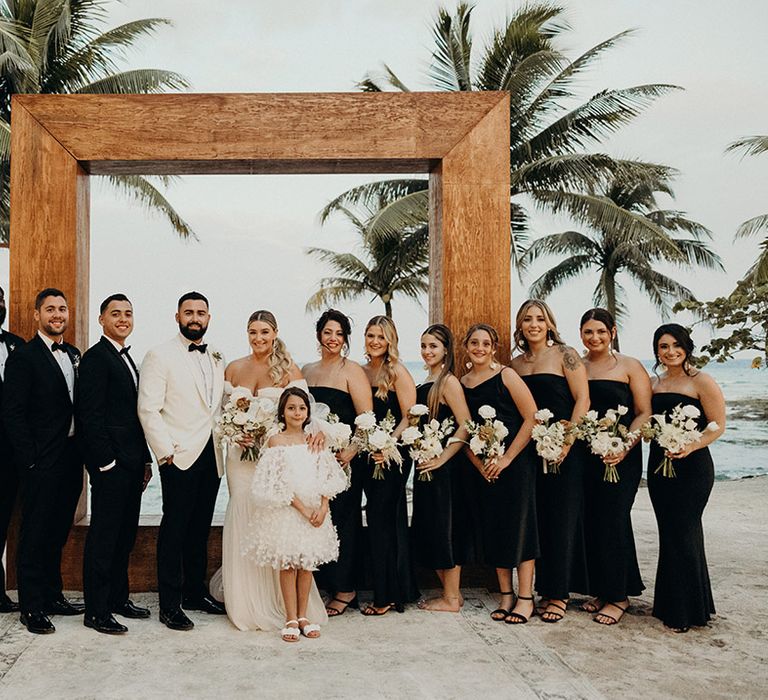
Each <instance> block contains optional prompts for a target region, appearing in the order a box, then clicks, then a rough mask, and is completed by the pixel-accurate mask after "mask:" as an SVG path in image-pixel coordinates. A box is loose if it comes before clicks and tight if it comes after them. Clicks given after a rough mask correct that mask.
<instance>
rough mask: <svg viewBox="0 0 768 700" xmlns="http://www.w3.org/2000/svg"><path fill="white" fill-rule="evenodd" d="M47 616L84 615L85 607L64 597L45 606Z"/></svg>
mask: <svg viewBox="0 0 768 700" xmlns="http://www.w3.org/2000/svg"><path fill="white" fill-rule="evenodd" d="M45 612H46V614H47V615H82V614H83V613H84V612H85V605H83V604H82V603H73V602H71V601H69V600H67V599H66V598H65V597H64V596H61V598H58V599H56V600H53V601H51V602H50V603H48V605H46V606H45Z"/></svg>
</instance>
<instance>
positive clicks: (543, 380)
mask: <svg viewBox="0 0 768 700" xmlns="http://www.w3.org/2000/svg"><path fill="white" fill-rule="evenodd" d="M522 379H523V381H524V382H525V383H526V385H527V386H528V388H529V389H530V390H531V394H533V398H534V400H535V401H536V406H537V407H538V408H540V409H541V408H548V409H549V410H550V411H552V413H553V414H554V415H553V418H552V419H551V421H550V423H553V422H554V421H559V420H570V419H571V415H572V413H573V406H574V404H575V403H576V402H575V400H574V398H573V394H571V389H570V387H569V386H568V380H567V379H566V378H565V377H562V376H560V375H557V374H549V373H540V374H529V375H527V376H525V377H523V378H522ZM585 458H586V453H585V451H584V445H583V443H580V442H577V443H575V444H574V445H573V446H572V447H571V450H570V452H569V453H568V456H567V457H566V458H565V459H564V460H563V462H562V464H560V473H559V474H553V473H552V472H551V471H550V470H548V473H547V474H545V473H544V469H543V465H542V459H541V457H538V456H537V457H536V508H537V511H536V512H537V516H538V523H539V546H540V548H541V556H540V557H539V559H538V560H537V561H536V590H537V591H538V593H539V595H541V596H543V597H544V598H550V599H553V600H567V599H568V598H569V596H570V594H571V592H573V591H577V592H580V593H586V592H587V591H588V590H589V585H588V578H587V554H586V545H585V541H584V467H585Z"/></svg>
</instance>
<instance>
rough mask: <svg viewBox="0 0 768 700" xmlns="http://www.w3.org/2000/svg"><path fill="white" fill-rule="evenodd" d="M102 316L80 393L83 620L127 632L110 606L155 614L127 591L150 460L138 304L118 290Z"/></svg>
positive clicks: (83, 366)
mask: <svg viewBox="0 0 768 700" xmlns="http://www.w3.org/2000/svg"><path fill="white" fill-rule="evenodd" d="M99 324H101V327H102V329H103V333H104V334H103V335H102V337H101V340H99V342H98V343H96V345H94V346H93V347H92V348H91V349H90V350H88V352H86V353H85V354H84V355H83V359H82V361H81V362H80V368H79V370H80V371H79V377H78V385H77V398H76V401H75V415H76V417H77V427H78V430H79V432H80V436H81V442H82V447H83V454H84V456H85V465H86V468H87V469H88V474H89V475H90V478H91V524H90V527H89V528H88V537H87V539H86V541H85V557H84V559H83V592H84V594H85V620H84V624H85V626H86V627H91V628H92V629H94V630H96V631H97V632H103V633H105V634H124V633H125V632H127V631H128V628H127V627H126V626H125V625H122V624H120V623H119V622H118V621H117V620H116V619H115V618H114V616H113V614H112V613H117V614H118V615H122V616H123V617H128V618H133V619H139V618H146V617H149V615H150V613H149V610H148V609H147V608H143V607H139V606H138V605H135V604H134V603H133V602H132V601H131V600H130V599H129V598H128V559H129V557H130V554H131V550H132V549H133V545H134V542H135V541H136V532H137V530H138V526H139V510H140V508H141V494H142V492H143V491H144V489H145V487H146V485H147V483H148V482H149V479H150V478H151V476H152V460H151V457H150V455H149V449H148V448H147V442H146V440H145V439H144V431H143V430H142V428H141V423H140V422H139V416H138V413H137V409H136V403H137V399H138V385H139V372H138V369H137V368H136V365H135V364H134V362H133V358H132V357H131V355H130V346H127V345H126V344H125V341H126V339H127V338H128V336H129V335H130V334H131V332H132V331H133V306H132V305H131V302H130V301H129V300H128V297H126V296H125V294H113V295H112V296H109V297H107V298H106V299H105V300H104V301H103V302H102V303H101V307H100V308H99Z"/></svg>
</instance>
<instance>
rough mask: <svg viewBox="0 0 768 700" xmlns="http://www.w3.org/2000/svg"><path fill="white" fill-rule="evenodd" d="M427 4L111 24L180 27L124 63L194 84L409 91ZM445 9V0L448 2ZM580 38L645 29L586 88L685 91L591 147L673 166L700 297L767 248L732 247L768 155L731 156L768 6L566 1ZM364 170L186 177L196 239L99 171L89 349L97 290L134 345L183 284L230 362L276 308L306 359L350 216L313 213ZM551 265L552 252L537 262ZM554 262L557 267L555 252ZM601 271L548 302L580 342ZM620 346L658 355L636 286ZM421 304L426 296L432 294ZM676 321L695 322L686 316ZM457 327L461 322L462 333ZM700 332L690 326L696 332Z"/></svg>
mask: <svg viewBox="0 0 768 700" xmlns="http://www.w3.org/2000/svg"><path fill="white" fill-rule="evenodd" d="M475 5H476V6H475V11H474V15H473V18H474V22H473V36H474V38H475V42H476V44H478V45H482V44H483V43H484V40H485V39H486V38H487V37H488V35H489V33H490V31H491V28H492V27H494V26H498V25H499V24H501V22H502V21H503V20H504V18H505V16H506V15H508V14H509V13H510V12H511V11H512V10H513V9H514V8H515V7H517V6H518V4H517V3H515V2H511V1H505V0H478V1H477V2H476V4H475ZM438 6H439V3H437V2H433V1H432V0H312V1H310V0H289V1H288V2H282V3H275V2H271V1H270V2H265V1H264V0H220V2H217V3H211V2H202V1H200V0H125V2H122V3H118V2H114V3H112V4H110V5H109V6H108V7H109V14H108V17H107V21H106V23H105V28H106V27H111V26H116V25H118V24H121V23H123V22H126V21H130V20H133V19H137V18H141V17H165V18H168V19H170V20H172V22H173V26H172V27H167V28H163V29H162V30H160V31H159V32H158V33H157V34H156V35H155V36H154V37H150V38H147V39H144V40H142V41H141V42H140V44H139V45H138V47H139V50H137V51H134V52H131V53H129V54H128V55H127V57H126V59H127V60H126V62H125V66H126V67H133V68H137V67H157V68H166V69H172V70H176V71H178V72H180V73H182V74H183V75H184V76H185V77H186V78H187V79H188V80H189V81H190V83H191V86H192V87H191V91H194V92H339V91H354V90H355V82H356V81H357V80H359V79H360V78H362V77H363V76H364V75H365V73H366V72H367V71H369V70H376V69H379V68H380V67H381V65H382V63H383V62H386V63H387V64H388V65H389V66H390V67H391V68H392V69H393V70H394V71H395V72H396V73H397V74H398V75H399V77H400V78H401V79H402V80H403V81H404V82H405V83H406V84H407V85H409V86H410V87H411V88H412V89H422V90H427V89H430V86H429V82H428V80H427V67H428V64H429V59H430V54H431V47H432V39H431V22H432V18H433V17H434V16H435V13H436V8H437V7H438ZM447 6H448V7H453V5H447ZM565 6H566V7H567V14H566V16H567V19H568V20H569V22H570V24H571V26H572V31H571V32H569V33H568V34H567V36H566V38H565V40H564V43H563V44H562V48H563V49H564V51H565V52H566V54H567V55H569V56H571V57H576V56H577V55H579V54H580V53H582V52H583V51H585V50H586V49H588V48H590V47H591V46H593V45H595V44H597V43H598V42H600V41H602V40H604V39H606V38H608V37H610V36H612V35H613V34H616V33H618V32H620V31H623V30H625V29H628V28H635V29H636V30H637V31H636V33H635V34H634V35H633V36H632V37H631V38H629V39H626V40H624V41H623V42H622V44H621V45H620V46H619V47H618V48H616V49H614V50H612V51H610V52H609V53H607V54H605V55H604V57H603V59H602V61H601V62H600V63H599V64H597V66H596V67H595V68H594V69H593V70H592V71H590V72H589V74H588V75H587V76H585V78H584V80H583V85H582V86H583V93H582V94H583V96H584V98H586V97H588V96H589V95H591V94H593V93H595V92H597V91H599V90H601V89H604V88H617V87H627V86H630V85H637V84H645V83H651V82H658V83H671V84H675V85H678V86H681V87H683V88H684V90H683V91H679V92H676V93H674V94H672V95H669V96H666V97H664V98H662V99H660V100H659V101H658V102H657V103H656V104H655V105H654V106H653V107H651V108H650V109H649V110H648V111H647V112H646V113H645V114H644V115H643V116H642V117H640V118H639V119H638V120H637V121H636V122H634V123H633V124H632V125H631V126H629V127H626V128H624V129H623V130H622V131H621V132H620V133H619V134H618V135H616V136H615V137H613V138H612V139H611V140H609V141H607V142H605V143H604V144H603V145H601V146H599V147H597V148H596V150H597V149H599V150H603V151H606V152H609V153H611V154H612V155H616V156H623V157H637V158H642V159H645V160H650V161H655V162H661V163H665V164H667V165H671V166H673V167H675V168H677V169H678V170H679V171H680V175H679V177H678V179H677V180H676V183H675V192H676V199H675V202H674V203H673V204H672V206H673V207H674V208H676V209H681V210H684V211H686V212H687V214H688V215H689V216H690V217H691V218H693V219H695V220H697V221H700V222H701V223H703V224H705V225H706V226H707V227H709V228H710V229H711V230H712V232H713V235H714V242H713V244H712V245H713V248H714V249H715V250H716V251H717V252H718V253H719V254H720V255H721V256H722V258H723V261H724V264H725V266H726V270H727V272H726V273H723V274H721V273H711V272H702V271H697V272H695V273H684V272H680V271H674V270H672V271H671V272H672V273H673V274H674V275H675V276H676V278H677V279H679V280H680V281H681V282H683V283H684V284H686V285H688V286H689V287H691V288H692V289H693V291H694V292H695V293H696V294H697V295H700V296H701V297H702V298H711V297H712V296H714V295H717V294H724V293H727V292H728V291H729V290H730V289H731V288H732V287H733V285H734V283H735V282H736V280H738V279H739V277H740V276H741V275H742V274H743V272H744V271H745V270H746V268H747V267H748V266H749V264H750V262H751V261H752V260H753V259H754V257H755V256H756V254H757V251H758V239H754V240H752V241H739V242H738V243H736V244H734V243H733V233H734V232H735V230H736V228H737V226H738V224H739V223H740V222H741V221H743V220H745V219H748V218H750V217H752V216H755V215H757V214H760V213H762V212H765V211H766V210H768V204H766V199H765V192H766V181H767V179H768V159H766V158H762V159H761V158H759V157H758V158H748V159H744V160H742V159H741V158H739V157H738V156H735V155H733V154H730V155H726V154H725V153H724V150H725V148H726V146H727V145H728V143H730V142H731V141H733V140H735V139H736V138H738V137H741V136H745V135H751V134H764V133H766V131H767V130H768V126H766V118H765V115H766V114H767V113H768V92H766V90H765V79H766V73H767V72H768V70H767V69H768V61H766V56H765V51H764V28H765V26H767V25H768V3H765V2H764V1H763V0H739V2H734V3H730V4H729V5H728V7H727V8H726V7H725V6H724V5H723V4H722V3H719V2H714V0H700V1H698V2H694V1H693V0H690V1H689V0H664V2H661V1H659V0H657V1H656V2H637V0H589V1H585V0H579V1H575V0H572V1H571V2H568V3H565ZM371 179H378V176H377V177H376V178H373V177H371V176H332V175H327V176H326V175H322V176H189V177H185V178H182V179H179V180H177V181H176V182H175V183H174V184H173V185H172V186H171V187H170V189H169V190H168V192H167V196H168V198H169V199H170V201H171V202H172V204H173V205H174V206H175V207H176V209H177V211H179V212H180V214H181V215H182V216H183V217H184V218H185V219H186V220H187V221H188V222H189V223H190V224H191V226H192V227H193V229H194V230H195V232H196V233H197V235H198V238H199V240H198V241H197V242H183V241H180V240H178V239H177V238H176V237H175V234H173V232H172V231H171V230H170V227H169V226H167V225H166V224H165V223H164V222H163V220H162V219H161V218H159V217H157V216H153V215H149V214H147V213H146V212H145V211H144V210H142V209H141V208H140V207H138V206H136V205H135V204H132V203H130V202H128V201H127V200H126V199H125V198H123V197H121V196H120V195H118V194H115V193H114V192H113V191H112V190H110V189H109V187H108V186H105V185H103V184H100V183H97V182H94V183H93V186H92V190H91V287H90V289H91V292H90V294H91V342H95V341H96V340H97V339H98V335H99V327H98V324H97V322H96V316H97V314H98V305H99V302H100V301H101V299H103V298H104V297H105V296H107V295H108V294H110V293H113V292H115V291H123V292H125V293H126V294H128V296H129V297H130V298H131V299H132V300H133V302H134V309H135V316H136V328H135V332H134V335H133V337H132V339H131V341H132V343H133V346H134V349H135V351H134V355H135V356H137V357H141V356H143V353H144V352H145V351H146V350H147V349H149V348H150V347H152V346H153V345H155V344H157V343H160V342H162V341H164V340H166V339H167V338H169V337H170V336H171V335H172V334H173V333H174V332H175V330H176V327H175V324H174V319H173V315H174V312H175V306H176V300H177V298H178V297H179V295H180V294H182V293H183V292H185V291H188V290H190V289H198V290H199V291H202V292H204V293H205V294H206V295H207V296H208V297H209V299H210V301H211V313H212V322H211V326H210V329H209V339H210V341H211V342H213V343H215V344H217V345H218V346H219V347H220V348H222V349H223V351H224V353H225V355H226V356H227V357H228V358H229V359H233V358H234V357H238V356H240V355H243V354H245V353H246V352H247V343H246V335H245V324H246V321H247V318H248V316H249V314H250V313H251V312H252V311H254V310H256V309H259V308H267V309H270V310H272V311H273V312H274V313H275V315H276V316H277V318H278V321H279V324H280V334H281V336H282V337H283V338H284V340H285V341H286V343H287V345H288V348H289V350H290V351H291V352H292V354H293V355H294V357H295V358H296V359H297V361H300V362H301V361H310V360H312V359H314V357H316V343H315V340H314V333H313V328H314V316H315V315H314V314H306V313H305V311H304V305H305V303H306V300H307V298H308V297H309V296H310V295H311V293H312V292H313V291H314V290H315V289H316V287H317V282H318V280H319V278H320V277H321V276H322V275H324V274H328V273H329V272H330V270H327V271H326V270H324V269H323V268H322V266H321V265H320V264H319V263H318V262H316V261H315V260H314V259H311V258H309V257H308V256H307V255H306V254H305V253H304V249H305V248H306V247H307V246H310V245H314V246H320V247H327V248H331V249H334V250H351V249H353V248H354V247H355V243H356V241H355V237H354V235H353V232H352V231H351V230H350V229H349V228H348V227H347V226H346V225H345V224H344V222H343V221H342V220H339V221H331V222H330V223H329V224H327V225H326V226H323V227H321V226H320V224H319V222H318V219H317V215H318V212H319V211H320V210H321V209H322V207H323V206H324V205H325V204H326V203H327V202H328V201H329V200H330V199H332V198H333V197H335V196H336V195H338V194H340V193H341V192H343V191H344V190H345V189H348V188H349V187H351V186H353V185H355V184H359V183H361V182H365V181H369V180H371ZM570 228H574V226H573V224H571V223H569V222H568V221H567V220H559V219H556V218H552V217H549V216H546V215H543V214H536V213H535V214H534V218H533V235H534V237H536V236H540V235H545V234H547V233H554V232H559V231H562V230H566V229H570ZM545 262H546V261H545ZM548 262H549V263H550V265H551V264H554V262H555V261H554V260H550V261H548ZM7 267H8V263H7V251H0V284H2V285H3V286H4V287H5V288H6V289H7V279H8V271H7ZM544 269H545V268H544V267H543V266H542V265H537V266H536V267H535V268H533V269H532V271H531V274H530V275H528V276H527V277H526V278H525V279H524V281H523V283H522V284H520V283H518V282H517V281H515V282H514V284H513V290H512V294H513V304H512V306H513V313H514V310H515V309H516V308H517V306H518V305H519V303H520V302H522V301H523V300H524V299H525V298H526V296H527V287H528V285H530V283H531V282H532V281H533V279H535V277H536V276H537V275H538V274H540V273H541V272H542V271H543V270H544ZM595 283H596V276H594V277H593V278H585V279H584V280H582V281H578V282H574V283H572V284H569V285H568V287H567V288H565V289H564V290H562V291H560V292H557V293H555V294H554V295H552V296H551V297H550V298H549V299H548V301H549V302H550V304H551V306H552V308H553V309H554V311H555V314H556V316H557V319H558V326H559V328H560V331H561V333H562V335H563V336H564V337H565V339H566V340H567V341H568V342H569V343H571V344H573V345H574V346H575V347H577V348H579V349H581V344H580V343H579V338H578V318H579V316H580V315H581V313H582V312H583V311H584V310H585V309H587V308H590V307H591V306H592V301H591V291H592V288H593V287H594V285H595ZM626 290H627V295H628V296H627V305H628V307H629V311H630V314H629V317H628V318H627V320H626V321H625V324H624V328H623V329H622V349H623V351H624V352H628V353H630V354H633V355H636V356H638V357H640V358H648V357H649V356H650V338H651V335H652V333H653V330H654V328H655V327H656V326H657V325H658V323H659V322H660V319H659V316H658V314H657V312H656V311H655V310H654V309H653V308H652V307H651V306H650V304H648V303H647V302H645V301H644V299H643V298H642V296H641V295H640V293H639V292H638V291H637V290H636V288H634V287H633V285H632V284H631V282H629V283H627V284H626ZM425 304H426V300H425V301H424V305H425ZM339 306H340V307H341V308H342V309H343V310H345V311H347V313H349V315H350V316H351V317H352V318H353V321H354V326H353V329H354V336H353V348H352V350H353V352H352V356H353V357H355V358H359V357H360V355H361V353H362V350H361V347H362V333H363V328H364V326H365V323H366V321H367V319H368V318H369V317H370V316H372V315H374V314H377V313H381V312H382V306H381V304H380V303H379V302H378V301H375V300H374V301H371V300H368V299H363V300H360V301H358V302H354V303H347V304H340V305H339ZM393 307H394V310H393V315H394V318H395V321H396V323H397V325H398V328H399V331H400V338H401V341H400V349H401V355H402V356H403V357H404V358H405V359H406V360H416V359H418V357H419V355H418V353H419V335H420V333H421V331H422V330H423V328H424V327H425V325H426V323H427V311H426V308H425V306H422V305H420V304H418V303H415V302H412V301H408V300H405V299H399V298H397V297H396V298H395V300H394V304H393ZM682 320H685V319H684V318H683V319H682ZM456 330H457V332H458V334H460V333H461V329H456ZM707 335H708V333H707V331H706V330H705V329H701V330H699V331H697V333H696V339H697V341H698V342H699V343H701V342H703V341H704V340H706V337H707Z"/></svg>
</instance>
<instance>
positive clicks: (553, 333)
mask: <svg viewBox="0 0 768 700" xmlns="http://www.w3.org/2000/svg"><path fill="white" fill-rule="evenodd" d="M534 306H535V307H536V308H537V309H539V310H540V311H541V313H542V314H544V321H545V322H546V324H547V340H551V341H552V342H553V343H555V344H557V345H565V341H564V340H563V339H562V338H561V337H560V334H559V333H558V332H557V321H555V315H554V314H553V313H552V309H550V308H549V306H547V304H546V303H545V302H543V301H541V299H528V300H526V301H524V302H523V303H522V305H521V306H520V308H519V309H518V310H517V316H515V332H514V334H513V336H512V337H513V338H514V341H515V347H516V348H517V349H518V350H522V351H523V352H530V348H529V347H528V341H527V340H526V339H525V336H524V335H523V319H524V318H525V314H527V313H528V309H530V308H531V307H534Z"/></svg>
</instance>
